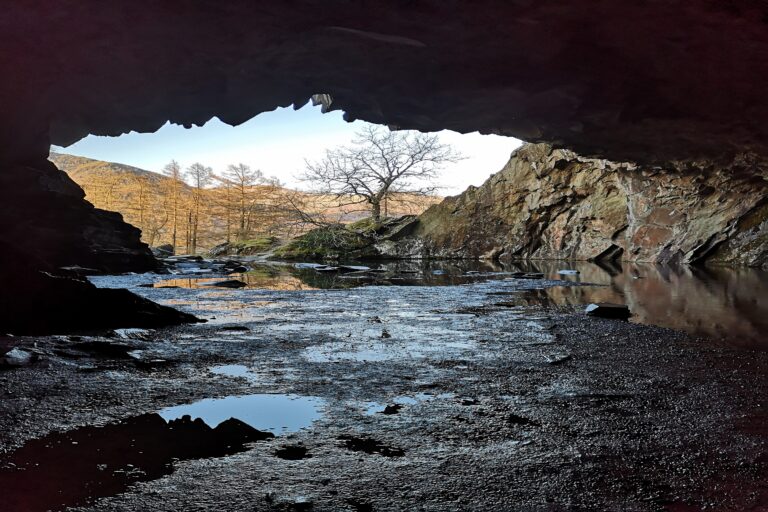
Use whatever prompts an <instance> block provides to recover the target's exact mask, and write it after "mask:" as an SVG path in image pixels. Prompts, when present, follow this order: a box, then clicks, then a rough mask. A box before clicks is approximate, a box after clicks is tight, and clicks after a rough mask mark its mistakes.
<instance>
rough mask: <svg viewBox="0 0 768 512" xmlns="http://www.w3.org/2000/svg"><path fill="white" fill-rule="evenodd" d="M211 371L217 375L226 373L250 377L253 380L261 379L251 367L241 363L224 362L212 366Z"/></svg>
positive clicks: (232, 375) (230, 375)
mask: <svg viewBox="0 0 768 512" xmlns="http://www.w3.org/2000/svg"><path fill="white" fill-rule="evenodd" d="M210 372H211V373H213V374H215V375H224V376H225V377H238V378H244V379H248V380H249V381H251V382H256V381H257V380H259V377H258V375H256V374H255V373H253V372H252V371H251V369H250V368H248V367H247V366H243V365H241V364H223V365H220V366H214V367H212V368H210Z"/></svg>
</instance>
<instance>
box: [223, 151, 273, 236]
mask: <svg viewBox="0 0 768 512" xmlns="http://www.w3.org/2000/svg"><path fill="white" fill-rule="evenodd" d="M220 181H222V182H223V183H224V184H225V186H226V187H227V189H228V190H227V197H228V199H229V205H228V206H229V208H231V209H233V210H234V211H235V212H236V215H237V220H238V227H239V229H238V230H237V238H238V239H239V240H244V239H246V238H248V235H249V234H250V232H251V215H252V213H253V206H254V198H253V195H254V192H255V187H257V186H258V185H261V184H263V183H264V174H263V173H262V172H261V171H260V170H258V169H251V167H250V166H248V165H245V164H242V163H241V164H237V165H230V166H228V167H227V170H226V171H224V173H223V176H222V177H221V178H220Z"/></svg>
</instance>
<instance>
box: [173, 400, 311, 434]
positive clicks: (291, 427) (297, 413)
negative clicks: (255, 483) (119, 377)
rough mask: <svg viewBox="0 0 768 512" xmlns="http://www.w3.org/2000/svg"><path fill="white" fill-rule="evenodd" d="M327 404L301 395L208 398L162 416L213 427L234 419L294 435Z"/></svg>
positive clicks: (179, 407)
mask: <svg viewBox="0 0 768 512" xmlns="http://www.w3.org/2000/svg"><path fill="white" fill-rule="evenodd" d="M323 405H324V401H323V400H322V399H320V398H316V397H311V396H298V395H280V394H256V395H243V396H229V397H226V398H207V399H205V400H200V401H198V402H194V403H191V404H185V405H178V406H175V407H168V408H166V409H163V410H161V411H160V412H159V414H160V416H161V417H163V418H164V419H166V420H169V421H171V420H173V419H176V418H181V417H183V416H187V415H188V416H191V417H192V418H200V419H202V420H203V421H204V422H206V423H207V424H209V425H212V426H218V425H221V424H222V423H223V422H225V421H227V420H228V419H229V418H232V417H235V418H237V419H238V420H240V421H242V422H243V423H245V424H247V425H249V426H251V427H253V428H255V429H258V430H267V431H269V432H272V433H273V434H282V433H286V432H295V431H297V430H299V429H302V428H305V427H308V426H309V425H311V424H312V422H313V421H315V420H316V419H318V418H319V417H320V410H321V407H322V406H323Z"/></svg>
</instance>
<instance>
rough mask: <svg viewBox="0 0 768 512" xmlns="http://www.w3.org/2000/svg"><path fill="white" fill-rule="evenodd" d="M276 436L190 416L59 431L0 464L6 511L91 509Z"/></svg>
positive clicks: (234, 423) (137, 419) (147, 418)
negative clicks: (177, 466) (195, 462)
mask: <svg viewBox="0 0 768 512" xmlns="http://www.w3.org/2000/svg"><path fill="white" fill-rule="evenodd" d="M270 437H274V435H273V434H271V433H269V432H260V431H258V430H256V429H253V428H252V427H249V426H248V425H246V424H245V423H243V422H240V421H238V420H235V419H230V420H227V421H225V422H222V423H220V424H219V425H218V426H217V427H216V428H211V427H210V426H208V425H206V424H205V423H204V422H203V421H201V420H196V421H192V420H191V419H190V418H188V417H187V418H183V419H179V420H175V421H170V422H166V421H165V420H163V418H162V417H161V416H160V415H158V414H145V415H142V416H137V417H134V418H130V419H127V420H124V421H121V422H119V423H113V424H110V425H106V426H102V427H82V428H78V429H75V430H71V431H69V432H63V433H59V432H56V433H52V434H49V435H47V436H45V437H43V438H41V439H34V440H32V441H29V442H28V443H26V444H25V445H24V446H23V447H21V448H20V449H18V450H16V451H14V452H12V453H10V454H9V455H7V456H5V457H3V458H2V459H0V488H2V489H3V495H2V502H1V503H2V505H1V508H2V510H3V511H5V512H35V511H44V510H61V509H64V508H68V507H73V506H78V505H85V504H88V503H92V502H93V501H95V500H96V499H98V498H101V497H106V496H113V495H115V494H118V493H121V492H124V491H125V490H127V489H128V487H129V486H130V485H131V484H133V483H135V482H139V481H148V480H154V479H157V478H161V477H162V476H165V475H168V474H170V473H172V472H173V470H174V462H176V461H179V460H190V459H201V458H208V457H222V456H225V455H230V454H233V453H237V452H241V451H244V450H246V449H247V447H246V444H247V443H250V442H253V441H259V440H263V439H267V438H270Z"/></svg>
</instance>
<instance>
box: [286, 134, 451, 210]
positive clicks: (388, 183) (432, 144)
mask: <svg viewBox="0 0 768 512" xmlns="http://www.w3.org/2000/svg"><path fill="white" fill-rule="evenodd" d="M355 136H356V138H355V139H354V140H353V141H352V145H350V146H341V147H338V148H336V149H330V150H327V151H326V153H325V158H323V159H322V160H321V161H319V162H306V169H305V171H304V174H303V175H302V176H301V179H302V180H303V181H305V182H308V183H310V184H311V185H312V188H314V189H315V190H316V191H317V192H319V193H321V194H329V195H333V196H335V197H336V198H337V199H338V200H339V201H340V202H345V203H346V204H367V205H368V208H369V209H370V212H371V216H372V217H373V220H374V221H375V222H379V221H380V220H381V209H382V204H383V203H385V201H386V199H387V197H388V196H389V195H390V194H393V193H401V194H414V195H427V194H430V193H432V192H434V191H435V190H436V187H435V186H434V184H433V181H434V179H435V178H436V177H437V176H438V174H439V172H440V170H441V169H442V166H443V165H444V164H446V163H453V162H457V161H458V160H460V159H461V155H460V154H459V153H457V152H456V151H454V149H453V148H452V147H451V146H449V145H447V144H442V143H441V142H440V140H439V138H438V136H437V135H434V134H426V133H420V132H407V131H390V130H388V129H386V128H380V127H377V126H374V125H369V126H366V127H365V128H363V129H361V130H360V131H358V132H357V133H356V134H355Z"/></svg>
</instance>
